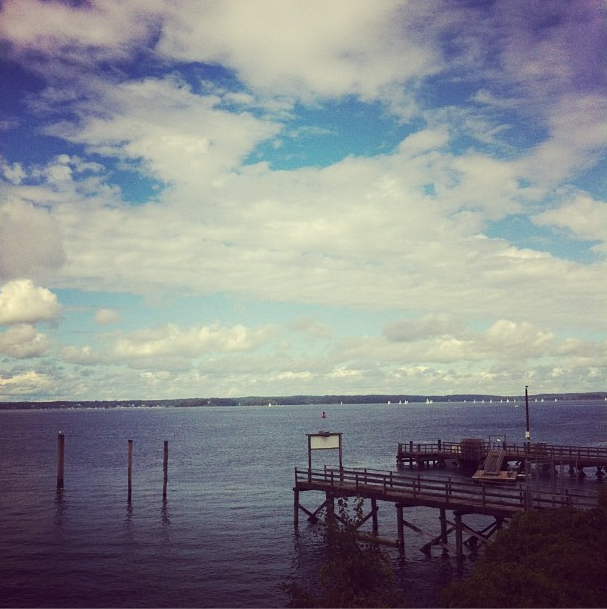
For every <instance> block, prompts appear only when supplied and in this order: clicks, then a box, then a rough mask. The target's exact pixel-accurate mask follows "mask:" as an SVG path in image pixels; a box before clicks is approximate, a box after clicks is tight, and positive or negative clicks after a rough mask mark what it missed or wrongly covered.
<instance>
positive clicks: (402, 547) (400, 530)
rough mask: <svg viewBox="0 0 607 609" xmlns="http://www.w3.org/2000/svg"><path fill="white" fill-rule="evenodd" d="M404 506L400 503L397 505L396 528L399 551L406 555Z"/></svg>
mask: <svg viewBox="0 0 607 609" xmlns="http://www.w3.org/2000/svg"><path fill="white" fill-rule="evenodd" d="M403 527H404V525H403V506H402V505H401V504H400V503H397V504H396V528H397V533H398V538H397V541H396V545H397V546H398V549H399V551H400V552H401V553H402V554H404V553H405V534H404V530H403Z"/></svg>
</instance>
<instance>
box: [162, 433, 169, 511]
mask: <svg viewBox="0 0 607 609" xmlns="http://www.w3.org/2000/svg"><path fill="white" fill-rule="evenodd" d="M162 470H163V472H164V479H163V483H162V498H163V499H166V496H167V480H168V477H169V476H168V473H169V441H168V440H165V441H164V463H163V466H162Z"/></svg>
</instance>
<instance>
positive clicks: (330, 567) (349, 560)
mask: <svg viewBox="0 0 607 609" xmlns="http://www.w3.org/2000/svg"><path fill="white" fill-rule="evenodd" d="M337 507H338V511H337V514H336V515H332V514H331V513H330V512H329V513H327V514H326V517H325V524H326V527H325V529H324V535H325V538H326V542H327V550H328V557H329V558H328V560H327V562H326V563H325V564H324V565H323V566H322V568H321V569H320V572H319V574H318V581H317V582H314V584H313V585H312V586H310V585H308V586H302V585H301V584H300V583H298V582H297V581H295V580H293V579H291V580H290V581H288V583H286V584H285V585H284V586H283V587H284V589H285V590H286V591H287V593H288V594H289V597H290V603H289V606H290V607H401V606H404V598H403V595H402V592H401V591H400V590H399V589H398V588H397V586H396V584H395V580H394V576H393V573H392V568H391V564H390V558H389V556H388V555H387V554H386V553H385V552H383V551H382V550H381V549H380V547H379V545H378V544H377V542H375V541H373V540H372V539H365V540H363V539H362V538H361V537H360V536H359V535H358V533H357V527H358V526H359V525H360V523H361V521H362V520H363V508H364V499H362V498H357V499H356V500H355V502H354V505H353V506H352V510H353V514H352V515H351V514H350V510H349V506H348V500H347V498H345V497H340V498H338V500H337Z"/></svg>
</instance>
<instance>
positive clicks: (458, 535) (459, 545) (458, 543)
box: [454, 512, 464, 560]
mask: <svg viewBox="0 0 607 609" xmlns="http://www.w3.org/2000/svg"><path fill="white" fill-rule="evenodd" d="M454 515H455V549H456V550H455V553H456V554H457V559H458V560H461V559H462V558H463V557H464V544H463V527H462V515H461V514H460V513H459V512H455V514H454Z"/></svg>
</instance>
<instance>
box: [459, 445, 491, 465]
mask: <svg viewBox="0 0 607 609" xmlns="http://www.w3.org/2000/svg"><path fill="white" fill-rule="evenodd" d="M459 447H460V451H459V459H458V462H459V465H460V467H462V468H465V469H476V468H477V467H478V465H479V463H481V462H482V461H483V459H484V457H485V443H484V441H483V440H479V439H478V438H464V439H463V440H461V441H460V445H459Z"/></svg>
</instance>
